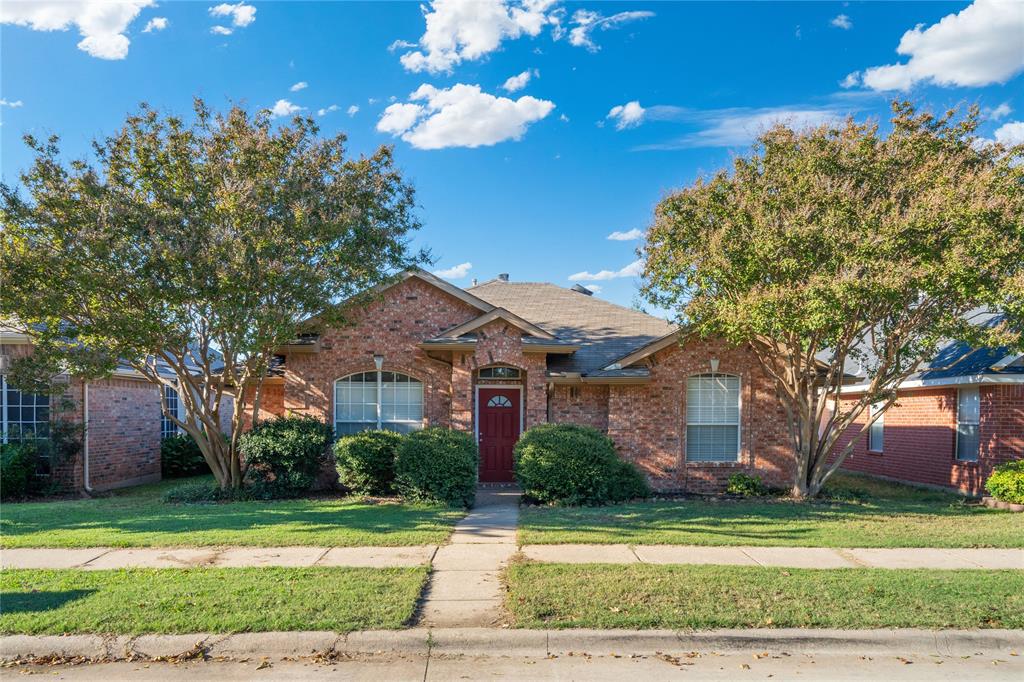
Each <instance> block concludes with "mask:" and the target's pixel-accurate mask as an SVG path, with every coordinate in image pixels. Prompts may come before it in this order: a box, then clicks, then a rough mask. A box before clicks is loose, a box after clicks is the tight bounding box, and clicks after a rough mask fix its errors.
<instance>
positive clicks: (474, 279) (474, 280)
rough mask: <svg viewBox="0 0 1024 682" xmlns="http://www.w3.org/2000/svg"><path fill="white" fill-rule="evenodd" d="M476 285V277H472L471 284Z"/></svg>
mask: <svg viewBox="0 0 1024 682" xmlns="http://www.w3.org/2000/svg"><path fill="white" fill-rule="evenodd" d="M476 285H477V279H476V277H474V278H473V286H476Z"/></svg>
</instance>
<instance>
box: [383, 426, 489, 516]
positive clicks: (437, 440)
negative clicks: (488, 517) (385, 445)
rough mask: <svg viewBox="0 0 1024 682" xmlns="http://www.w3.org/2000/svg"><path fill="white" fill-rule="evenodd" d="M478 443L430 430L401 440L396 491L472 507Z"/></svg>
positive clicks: (462, 435)
mask: <svg viewBox="0 0 1024 682" xmlns="http://www.w3.org/2000/svg"><path fill="white" fill-rule="evenodd" d="M478 459H479V454H478V452H477V447H476V442H475V441H474V440H473V437H472V436H470V435H469V434H468V433H463V432H462V431H452V430H449V429H441V428H430V429H425V430H423V431H416V432H414V433H412V434H410V435H409V436H407V437H406V438H404V439H403V440H402V444H401V445H400V446H399V448H398V454H397V455H396V457H395V487H396V488H397V489H398V492H399V494H401V495H402V497H404V498H406V499H408V500H413V501H421V502H441V503H444V504H448V505H452V506H462V507H469V506H470V505H472V504H473V499H474V497H475V496H476V476H477V460H478Z"/></svg>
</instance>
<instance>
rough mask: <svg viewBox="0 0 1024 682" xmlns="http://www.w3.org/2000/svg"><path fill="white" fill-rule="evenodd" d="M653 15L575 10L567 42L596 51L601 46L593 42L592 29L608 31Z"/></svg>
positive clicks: (646, 13) (651, 13)
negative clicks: (609, 14)
mask: <svg viewBox="0 0 1024 682" xmlns="http://www.w3.org/2000/svg"><path fill="white" fill-rule="evenodd" d="M653 16H654V12H646V11H630V12H619V13H618V14H613V15H611V16H608V17H606V16H603V15H601V13H600V12H593V11H591V10H587V9H581V10H576V13H575V14H573V16H572V23H574V24H576V27H575V28H573V29H572V30H570V31H569V44H570V45H575V46H576V47H585V48H587V49H588V50H590V51H591V52H597V51H598V50H599V49H601V48H599V47H598V46H597V44H596V43H595V42H594V39H593V33H594V31H598V30H600V31H609V30H612V29H615V28H618V27H619V26H621V25H622V24H625V23H627V22H630V21H637V20H638V19H649V18H650V17H653ZM556 37H557V36H556Z"/></svg>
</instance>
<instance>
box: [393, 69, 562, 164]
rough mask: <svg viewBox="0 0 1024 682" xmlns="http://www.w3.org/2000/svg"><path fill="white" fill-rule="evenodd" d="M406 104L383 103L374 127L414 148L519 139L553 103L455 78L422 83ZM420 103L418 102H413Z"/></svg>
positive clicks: (464, 145)
mask: <svg viewBox="0 0 1024 682" xmlns="http://www.w3.org/2000/svg"><path fill="white" fill-rule="evenodd" d="M409 99H410V100H411V101H410V102H409V103H396V104H392V105H390V106H388V108H387V109H385V110H384V113H383V115H381V117H380V120H379V121H378V122H377V130H379V131H380V132H384V133H390V134H392V135H396V136H399V135H400V136H401V138H402V139H403V140H405V141H406V142H408V143H409V144H411V145H412V146H413V147H416V148H417V149H444V148H446V147H480V146H490V145H494V144H497V143H499V142H504V141H506V140H518V139H520V138H521V137H522V136H523V135H524V134H525V133H526V129H527V127H529V125H530V124H531V123H534V122H535V121H539V120H541V119H542V118H544V117H545V116H547V115H548V114H549V113H551V110H552V109H554V108H555V104H554V102H549V101H547V100H541V99H537V98H535V97H529V96H524V97H520V98H519V99H517V100H512V99H509V98H507V97H495V96H494V95H490V94H488V93H486V92H481V90H480V86H479V85H466V84H464V83H457V84H455V85H453V86H452V87H450V88H444V89H438V88H436V87H434V86H433V85H428V84H423V85H421V86H420V87H419V88H418V89H417V90H416V91H415V92H414V93H412V94H411V95H409ZM421 101H422V102H423V104H417V103H415V102H421Z"/></svg>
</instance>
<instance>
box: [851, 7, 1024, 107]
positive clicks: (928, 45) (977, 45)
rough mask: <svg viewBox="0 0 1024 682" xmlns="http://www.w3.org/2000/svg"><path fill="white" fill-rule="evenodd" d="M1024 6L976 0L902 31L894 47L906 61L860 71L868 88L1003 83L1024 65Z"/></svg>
mask: <svg viewBox="0 0 1024 682" xmlns="http://www.w3.org/2000/svg"><path fill="white" fill-rule="evenodd" d="M1022 36H1024V9H1022V7H1021V4H1020V3H1019V2H1006V1H1004V0H975V2H974V3H973V4H972V5H970V6H969V7H967V8H966V9H964V10H962V11H961V12H959V13H957V14H948V15H946V16H945V17H943V18H942V19H941V20H940V21H939V23H937V24H933V25H931V26H929V27H927V28H924V25H923V24H919V25H917V26H915V27H914V28H912V29H911V30H909V31H907V32H906V33H904V34H903V37H902V38H901V39H900V42H899V45H898V46H897V47H896V52H897V53H898V54H901V55H904V56H907V57H909V59H908V60H907V61H906V62H904V63H898V64H887V65H884V66H873V67H871V68H868V69H865V70H864V75H863V82H864V85H865V86H866V87H868V88H871V89H872V90H909V89H910V88H911V87H913V86H914V85H915V84H917V83H922V82H924V83H933V84H935V85H941V86H946V87H949V86H960V87H977V86H982V85H989V84H991V83H1005V82H1006V81H1007V80H1009V79H1010V78H1011V77H1012V76H1013V75H1014V74H1016V73H1018V72H1019V71H1021V69H1024V49H1022V48H1021V38H1022Z"/></svg>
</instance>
